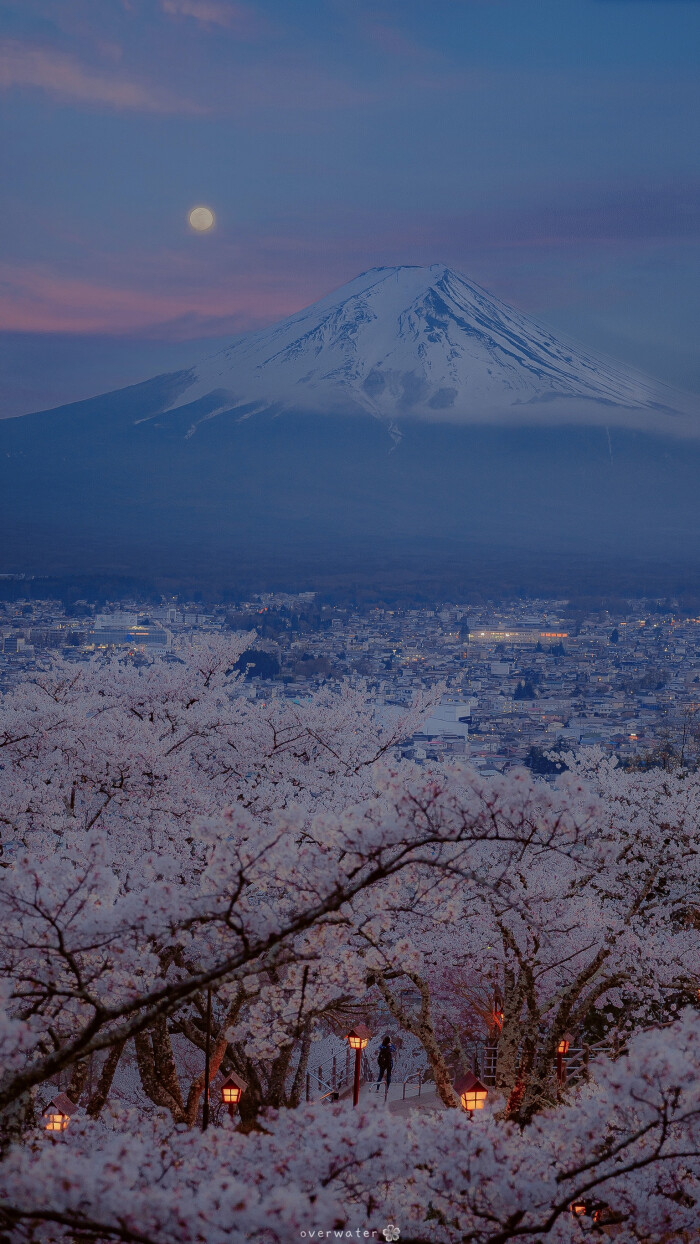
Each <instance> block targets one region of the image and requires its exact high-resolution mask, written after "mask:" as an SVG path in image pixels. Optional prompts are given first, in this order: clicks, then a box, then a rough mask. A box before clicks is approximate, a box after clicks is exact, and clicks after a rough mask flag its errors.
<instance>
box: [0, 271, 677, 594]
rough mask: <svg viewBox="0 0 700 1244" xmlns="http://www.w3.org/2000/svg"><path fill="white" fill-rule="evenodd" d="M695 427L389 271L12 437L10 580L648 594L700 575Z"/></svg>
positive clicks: (650, 397)
mask: <svg viewBox="0 0 700 1244" xmlns="http://www.w3.org/2000/svg"><path fill="white" fill-rule="evenodd" d="M699 407H700V401H698V399H694V398H693V397H691V396H688V395H686V394H682V393H680V392H676V391H675V390H673V389H672V388H670V387H669V386H666V385H663V384H661V383H659V382H657V381H654V380H652V379H650V378H648V377H645V376H642V375H641V374H639V373H638V372H635V371H634V370H633V369H631V368H629V367H626V366H625V365H623V364H618V363H615V362H612V361H610V360H608V359H604V358H601V357H598V356H596V355H594V354H591V353H589V352H587V351H586V350H585V349H582V348H580V347H577V346H575V345H573V344H569V343H567V342H564V341H563V340H561V339H559V338H557V337H556V336H554V335H553V334H552V333H551V332H550V331H548V330H547V329H546V328H544V327H542V326H541V325H539V324H537V323H535V321H533V320H532V319H530V318H529V317H527V316H525V315H523V314H521V313H519V312H518V311H515V310H514V309H512V308H510V307H508V306H506V305H505V304H504V303H502V302H500V301H499V300H498V299H496V298H494V297H492V296H491V295H489V294H488V293H487V292H486V291H485V290H483V289H481V288H480V287H479V286H477V285H475V284H473V283H472V282H470V281H468V280H466V279H465V278H464V277H462V276H460V275H459V274H458V273H456V272H454V271H452V270H451V269H449V268H447V267H445V266H444V265H442V264H434V265H432V266H430V267H399V268H375V269H372V270H371V271H370V272H366V273H364V274H363V275H362V276H359V277H357V278H355V280H353V281H351V282H350V283H349V284H347V285H345V286H343V287H342V288H341V289H339V290H337V291H335V293H332V294H330V295H328V296H327V297H325V298H323V299H321V300H320V301H319V302H316V303H314V304H313V305H312V306H310V307H308V308H306V309H305V310H302V311H300V312H298V313H297V314H295V315H292V316H290V317H289V318H287V319H285V320H283V321H282V322H281V323H279V324H276V325H273V326H272V327H271V328H266V329H262V330H261V331H259V332H254V333H249V334H247V335H245V336H243V337H241V338H239V339H237V340H236V341H234V342H233V343H232V344H231V345H230V346H229V347H227V348H226V349H224V350H222V351H220V352H219V353H217V354H215V355H213V356H211V357H210V358H207V359H205V360H203V361H202V362H200V363H199V364H197V365H195V366H184V367H183V368H182V369H181V370H180V371H176V372H172V373H169V374H167V375H164V376H157V377H155V378H153V379H152V380H147V381H145V382H143V383H142V384H138V385H134V386H131V387H130V388H128V389H122V390H118V391H116V392H113V393H107V394H103V395H102V396H100V397H96V398H94V399H90V400H88V401H83V402H78V403H74V404H72V405H70V406H64V407H61V408H58V409H56V410H52V411H44V412H41V413H38V414H35V415H25V416H22V417H19V418H14V419H6V420H3V421H1V422H0V498H1V499H0V521H1V522H2V530H3V535H4V539H3V554H2V564H0V570H2V571H5V572H13V571H25V572H32V573H46V572H49V571H56V570H60V571H62V572H64V573H67V572H72V573H77V572H87V571H90V572H93V571H94V572H97V571H100V572H103V571H105V570H111V571H112V572H114V571H115V570H119V571H121V572H129V573H141V574H143V573H146V572H148V573H150V574H157V575H159V576H161V577H164V578H169V579H171V580H177V579H189V580H191V579H192V577H197V576H200V577H202V579H203V580H204V579H208V580H216V581H217V582H218V583H229V584H230V583H232V582H240V583H242V582H244V581H245V582H246V583H252V581H253V580H255V581H256V582H259V583H261V584H262V583H272V582H277V583H282V582H288V583H291V582H301V581H302V580H303V581H305V582H307V583H308V582H311V581H312V580H313V579H314V576H320V577H321V578H323V577H324V576H325V577H328V576H332V575H337V574H342V573H347V574H350V575H354V576H355V577H356V578H357V576H358V575H359V576H360V577H362V576H363V575H365V574H367V575H370V577H371V575H373V574H374V575H375V578H377V580H378V581H381V580H382V579H383V578H384V579H386V576H387V575H388V574H391V575H392V576H393V578H394V580H396V577H397V576H399V577H400V575H401V573H402V571H401V569H400V568H401V567H413V569H414V570H416V571H417V572H418V573H419V574H421V575H423V574H432V575H433V577H435V576H437V579H438V580H439V579H440V577H441V576H442V577H443V578H444V577H445V575H446V574H447V575H448V577H452V578H454V575H455V574H456V573H457V572H459V573H460V574H461V573H462V572H463V576H464V577H465V578H469V577H470V576H473V575H475V574H476V575H477V577H478V574H479V573H481V572H480V570H479V568H480V567H481V569H482V570H483V568H484V567H485V566H489V567H493V566H496V565H499V564H500V565H504V564H505V563H506V562H508V564H509V565H511V566H513V567H515V569H516V572H517V574H520V572H521V570H522V576H521V577H522V580H523V583H525V581H526V580H527V581H528V582H530V581H531V580H532V575H530V578H529V579H528V574H529V572H527V573H526V567H527V566H528V565H529V566H539V567H540V568H541V567H543V566H547V565H549V566H550V567H551V566H553V565H555V564H556V565H557V566H559V567H560V568H561V567H563V568H564V571H563V573H564V574H566V573H568V570H567V569H566V568H567V567H570V566H572V565H573V564H574V563H581V564H582V563H583V562H586V564H587V565H589V566H590V567H595V566H599V565H602V564H603V563H605V564H608V565H610V566H612V565H613V564H615V565H618V566H619V565H623V564H624V565H626V566H629V565H631V564H635V565H638V566H641V567H645V568H646V569H644V570H643V574H644V575H645V576H646V578H645V583H647V582H648V583H649V585H650V586H651V580H650V579H649V574H650V571H649V567H651V566H652V564H653V563H654V562H656V563H657V564H659V565H660V564H665V565H668V563H669V558H670V557H672V559H675V562H676V563H677V565H678V566H679V567H681V568H682V567H686V568H688V567H695V566H696V564H697V565H698V567H700V553H699V552H698V536H700V489H698V481H699V479H700V419H699V418H698V408H699ZM448 572H449V574H448ZM411 573H412V572H411ZM533 573H534V572H533ZM538 573H539V572H538ZM557 573H559V572H557ZM640 573H641V572H640ZM683 573H685V571H683ZM535 577H537V576H536V575H535ZM651 577H652V579H653V574H652V576H651ZM550 581H551V575H550ZM534 586H536V585H534Z"/></svg>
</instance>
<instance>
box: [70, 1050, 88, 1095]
mask: <svg viewBox="0 0 700 1244" xmlns="http://www.w3.org/2000/svg"><path fill="white" fill-rule="evenodd" d="M89 1074H90V1059H89V1058H81V1059H80V1061H79V1062H77V1063H75V1064H74V1066H73V1071H72V1073H71V1078H70V1084H69V1085H68V1089H67V1092H68V1096H69V1097H70V1099H71V1101H72V1102H75V1104H76V1106H77V1105H78V1102H79V1101H80V1098H81V1096H82V1094H83V1091H84V1089H85V1085H86V1084H87V1080H88V1076H89Z"/></svg>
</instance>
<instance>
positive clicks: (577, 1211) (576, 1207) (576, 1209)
mask: <svg viewBox="0 0 700 1244" xmlns="http://www.w3.org/2000/svg"><path fill="white" fill-rule="evenodd" d="M569 1209H570V1210H571V1213H572V1214H573V1215H574V1216H575V1217H576V1218H580V1217H581V1216H582V1214H585V1212H586V1206H585V1205H584V1203H583V1201H573V1202H572V1204H571V1205H570V1206H569Z"/></svg>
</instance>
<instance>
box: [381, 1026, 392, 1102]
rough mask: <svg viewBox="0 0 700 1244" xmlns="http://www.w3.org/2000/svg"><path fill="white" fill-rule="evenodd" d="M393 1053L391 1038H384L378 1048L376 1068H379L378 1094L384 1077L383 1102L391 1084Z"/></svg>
mask: <svg viewBox="0 0 700 1244" xmlns="http://www.w3.org/2000/svg"><path fill="white" fill-rule="evenodd" d="M395 1053H396V1046H395V1045H393V1044H392V1040H391V1037H390V1036H386V1037H384V1040H383V1041H382V1043H381V1045H380V1047H379V1053H378V1054H377V1066H378V1067H379V1076H378V1079H377V1092H379V1086H380V1084H381V1082H382V1080H383V1079H384V1078H385V1077H386V1088H385V1090H384V1100H385V1101H386V1099H387V1096H388V1093H389V1086H390V1084H391V1073H392V1071H393V1069H394V1054H395Z"/></svg>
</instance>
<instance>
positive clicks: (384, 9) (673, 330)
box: [0, 0, 700, 413]
mask: <svg viewBox="0 0 700 1244" xmlns="http://www.w3.org/2000/svg"><path fill="white" fill-rule="evenodd" d="M699 64H700V2H698V0H372V2H368V3H365V0H284V2H283V0H251V2H250V3H239V2H238V0H4V6H3V11H2V16H1V17H0V106H2V109H3V123H2V134H3V137H2V144H3V151H2V162H3V167H4V169H5V170H6V172H7V171H8V170H9V176H5V177H4V178H3V186H2V190H1V191H0V194H1V195H2V200H3V201H2V215H3V220H4V222H5V228H4V230H3V232H2V239H1V241H0V396H3V394H4V402H5V413H17V412H18V411H19V410H28V409H33V408H36V407H37V406H41V405H44V406H46V405H53V404H56V402H59V401H65V400H69V399H71V398H73V397H81V396H87V395H88V394H89V393H92V392H95V391H100V390H104V389H106V388H110V387H116V386H118V385H119V384H122V383H127V382H131V381H133V380H136V379H139V378H142V377H144V376H147V375H149V374H152V373H153V371H155V370H160V369H162V368H170V367H172V366H175V365H177V364H178V363H182V364H187V363H189V362H190V361H193V360H194V359H195V358H196V357H197V356H198V355H199V354H200V353H202V352H203V351H205V350H206V349H208V348H210V346H211V345H212V344H214V343H215V342H217V341H218V340H219V339H220V338H221V337H225V336H227V335H231V334H233V333H237V332H241V331H245V330H246V329H247V328H250V327H256V326H258V325H261V324H265V323H269V322H271V321H273V320H275V319H277V318H279V317H281V316H283V315H285V314H288V313H289V312H291V311H293V310H295V309H297V308H298V307H300V306H303V305H305V304H306V303H308V302H310V301H312V300H313V299H314V298H316V297H319V296H321V295H322V294H324V293H326V292H327V291H328V290H330V289H332V288H334V287H335V286H337V285H339V284H341V283H342V282H343V281H345V280H348V279H350V278H351V277H352V276H354V275H356V273H358V272H360V271H362V270H363V269H365V268H368V267H371V266H373V265H376V264H393V263H431V262H436V261H445V262H447V263H450V264H452V265H454V266H455V267H456V268H458V269H459V270H461V271H462V272H464V273H465V274H466V275H468V276H472V277H473V278H474V279H476V280H478V281H480V282H481V283H482V284H484V285H486V286H487V287H488V288H490V289H491V290H493V291H494V292H495V293H497V294H499V295H500V296H501V297H504V298H505V299H507V300H508V301H511V302H513V303H515V304H516V305H517V306H518V307H520V308H522V309H523V310H525V311H529V312H531V313H532V314H535V315H536V316H538V317H539V318H541V319H544V320H545V321H547V322H548V323H550V324H551V325H552V326H554V327H555V328H559V329H560V330H562V331H566V332H568V333H569V334H570V335H573V336H576V337H578V338H579V339H580V340H582V341H583V342H585V343H587V344H588V345H590V346H594V347H597V348H599V349H602V350H604V351H606V352H607V353H609V354H614V355H617V356H618V357H621V358H625V359H627V360H629V361H630V362H632V363H636V364H637V365H639V366H643V367H645V368H646V369H647V370H649V371H652V372H653V373H655V374H656V375H658V376H660V377H662V378H664V379H667V380H671V381H674V382H675V383H677V384H679V385H681V386H683V387H686V388H690V389H694V390H696V391H700V357H699V352H698V345H697V324H698V320H699V319H700V314H699V313H700V248H699V246H698V242H699V240H700V196H699V194H698V191H699V189H700V168H699V166H698V155H699V150H698V149H699V140H700V74H699V72H698V65H699ZM197 203H205V204H208V205H209V206H211V208H212V209H213V210H214V212H215V213H216V217H217V225H216V228H215V229H214V230H212V232H211V233H208V234H206V235H200V236H198V235H196V234H194V233H193V232H192V231H191V230H190V229H189V228H188V225H187V212H188V210H189V209H190V208H191V207H192V206H193V205H195V204H197Z"/></svg>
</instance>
